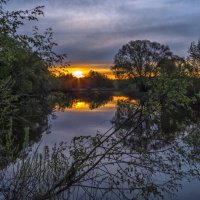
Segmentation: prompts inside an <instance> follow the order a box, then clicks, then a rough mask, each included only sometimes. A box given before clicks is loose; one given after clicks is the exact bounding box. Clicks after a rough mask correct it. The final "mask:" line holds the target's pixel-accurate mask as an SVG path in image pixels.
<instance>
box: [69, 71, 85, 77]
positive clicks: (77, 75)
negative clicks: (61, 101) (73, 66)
mask: <svg viewBox="0 0 200 200" xmlns="http://www.w3.org/2000/svg"><path fill="white" fill-rule="evenodd" d="M72 74H73V76H75V77H76V78H82V77H83V72H82V71H74V72H72Z"/></svg>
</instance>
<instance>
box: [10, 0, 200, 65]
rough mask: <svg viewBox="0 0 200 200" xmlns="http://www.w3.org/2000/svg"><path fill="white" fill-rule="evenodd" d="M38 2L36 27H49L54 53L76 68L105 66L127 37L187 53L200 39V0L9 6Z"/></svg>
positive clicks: (71, 0)
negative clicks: (40, 10) (39, 12)
mask: <svg viewBox="0 0 200 200" xmlns="http://www.w3.org/2000/svg"><path fill="white" fill-rule="evenodd" d="M37 5H44V6H45V9H44V12H45V16H44V17H43V18H41V19H40V21H39V24H38V25H39V27H41V28H42V29H44V28H48V27H52V28H53V31H54V38H55V42H57V43H58V45H59V46H58V47H57V49H56V51H58V52H59V53H67V55H68V59H69V61H70V62H71V64H72V66H74V68H79V67H80V66H82V67H87V66H90V67H91V68H92V67H93V68H101V69H103V68H109V67H110V66H111V65H112V63H113V58H114V55H115V54H116V53H117V51H118V50H119V49H120V48H121V47H122V45H124V44H126V43H128V42H129V41H131V40H142V39H148V40H151V41H157V42H160V43H162V44H166V45H168V46H169V47H170V48H171V50H172V51H173V52H174V53H175V54H177V55H180V56H187V50H188V47H189V46H190V43H191V42H192V41H197V40H198V39H199V38H200V24H199V19H200V0H10V1H9V3H8V5H7V6H8V7H9V9H16V10H17V9H30V8H32V7H34V6H37ZM30 30H31V28H30V26H29V25H27V26H26V27H24V28H23V31H24V32H29V31H30Z"/></svg>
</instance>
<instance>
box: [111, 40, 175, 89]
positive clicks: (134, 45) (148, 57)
mask: <svg viewBox="0 0 200 200" xmlns="http://www.w3.org/2000/svg"><path fill="white" fill-rule="evenodd" d="M171 57H172V52H171V51H170V49H169V47H167V46H165V45H161V44H159V43H157V42H150V41H148V40H136V41H130V42H129V43H128V44H126V45H124V46H123V47H122V48H121V49H119V51H118V53H117V54H116V55H115V58H114V66H113V67H112V70H113V71H114V73H115V75H116V76H117V77H125V78H131V77H132V78H135V77H139V79H138V86H139V87H140V89H143V90H145V82H144V81H143V78H144V77H149V78H151V77H154V76H157V75H158V73H159V68H158V64H159V63H160V62H161V61H162V60H163V59H170V58H171Z"/></svg>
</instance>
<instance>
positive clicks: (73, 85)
mask: <svg viewBox="0 0 200 200" xmlns="http://www.w3.org/2000/svg"><path fill="white" fill-rule="evenodd" d="M94 88H96V89H100V88H101V89H106V88H113V81H112V80H111V79H109V78H108V77H107V76H106V75H105V74H102V73H99V72H97V71H93V70H91V71H89V73H88V74H87V75H86V76H85V77H82V78H76V77H74V76H73V75H72V74H67V75H63V76H58V77H56V78H55V79H54V84H53V86H52V90H55V91H70V90H80V89H85V90H89V89H94Z"/></svg>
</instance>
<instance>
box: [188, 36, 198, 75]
mask: <svg viewBox="0 0 200 200" xmlns="http://www.w3.org/2000/svg"><path fill="white" fill-rule="evenodd" d="M188 52H189V57H188V62H189V64H188V67H189V72H190V75H192V76H197V77H198V78H199V76H200V73H199V72H200V40H199V41H198V42H197V44H196V43H195V42H192V43H191V45H190V48H189V50H188Z"/></svg>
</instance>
